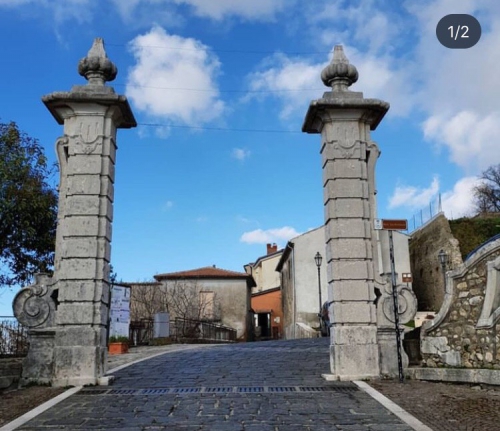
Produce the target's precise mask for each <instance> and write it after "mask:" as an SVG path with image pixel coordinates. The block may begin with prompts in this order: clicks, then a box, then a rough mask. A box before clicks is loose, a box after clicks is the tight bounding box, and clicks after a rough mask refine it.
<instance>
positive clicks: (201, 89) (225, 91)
mask: <svg viewBox="0 0 500 431" xmlns="http://www.w3.org/2000/svg"><path fill="white" fill-rule="evenodd" d="M113 86H115V87H134V88H151V89H154V90H174V91H194V92H203V93H243V94H268V93H291V92H300V91H325V89H324V88H294V89H283V90H212V89H209V88H185V87H155V86H152V85H137V84H114V85H113Z"/></svg>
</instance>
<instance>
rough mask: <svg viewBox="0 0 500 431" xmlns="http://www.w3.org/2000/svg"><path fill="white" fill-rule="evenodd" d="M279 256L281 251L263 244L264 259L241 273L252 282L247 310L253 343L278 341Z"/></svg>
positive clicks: (280, 316) (280, 320)
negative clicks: (251, 327)
mask: <svg viewBox="0 0 500 431" xmlns="http://www.w3.org/2000/svg"><path fill="white" fill-rule="evenodd" d="M282 254H283V250H278V246H277V245H276V244H267V254H266V255H264V256H261V257H259V258H258V259H257V260H256V261H255V262H254V263H249V264H247V265H245V271H246V272H247V274H249V275H251V276H252V277H253V279H254V281H255V286H254V287H253V288H252V298H251V306H252V311H253V313H254V328H255V329H254V330H255V339H256V340H266V339H278V338H282V336H283V307H282V299H281V286H280V274H279V272H277V271H276V265H277V264H278V262H279V260H280V258H281V255H282Z"/></svg>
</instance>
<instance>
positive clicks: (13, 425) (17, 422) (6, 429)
mask: <svg viewBox="0 0 500 431" xmlns="http://www.w3.org/2000/svg"><path fill="white" fill-rule="evenodd" d="M216 345H217V344H205V345H203V344H200V345H186V346H183V347H181V348H179V349H172V350H167V351H164V352H159V353H155V354H153V355H150V356H146V357H144V358H140V359H137V360H135V361H132V362H128V363H126V364H123V365H120V366H119V367H115V368H113V369H111V370H109V371H107V372H106V377H108V378H109V377H112V376H109V374H110V373H116V372H117V371H120V370H123V369H124V368H127V367H128V366H130V365H134V364H137V363H138V362H142V361H146V360H147V359H151V358H155V357H156V356H160V355H165V354H167V353H174V352H180V351H183V350H193V349H196V348H200V347H202V346H204V347H213V346H216ZM191 346H193V347H191ZM82 388H83V386H77V387H74V388H71V389H68V390H67V391H65V392H63V393H62V394H59V395H58V396H57V397H54V398H52V399H50V400H48V401H46V402H45V403H43V404H41V405H39V406H38V407H35V408H34V409H33V410H30V411H29V412H27V413H25V414H24V415H22V416H19V417H18V418H17V419H14V420H13V421H12V422H9V423H8V424H6V425H4V426H3V427H1V428H0V431H13V430H15V429H17V428H18V427H20V426H22V425H24V424H25V423H26V422H28V421H30V420H31V419H33V418H35V417H36V416H38V415H40V414H42V413H43V412H44V411H46V410H48V409H50V408H51V407H54V406H55V405H56V404H59V403H60V402H61V401H64V400H65V399H66V398H69V397H70V396H71V395H74V394H76V393H77V392H78V391H79V390H80V389H82Z"/></svg>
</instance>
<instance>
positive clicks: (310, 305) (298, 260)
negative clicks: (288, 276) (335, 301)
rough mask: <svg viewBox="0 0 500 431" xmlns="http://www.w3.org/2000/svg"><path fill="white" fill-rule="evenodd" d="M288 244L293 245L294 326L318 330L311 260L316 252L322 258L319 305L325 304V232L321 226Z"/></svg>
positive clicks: (316, 289)
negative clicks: (296, 324) (302, 324)
mask: <svg viewBox="0 0 500 431" xmlns="http://www.w3.org/2000/svg"><path fill="white" fill-rule="evenodd" d="M292 241H293V243H294V250H293V255H294V256H293V257H294V267H295V277H294V278H295V290H296V301H297V303H296V309H297V322H302V323H305V324H306V325H309V326H311V327H318V326H319V321H318V313H319V287H318V267H317V266H316V263H315V261H314V256H315V255H316V253H317V252H319V253H320V254H321V255H322V256H323V262H322V264H321V267H320V278H321V302H325V301H328V284H327V277H326V273H327V271H326V268H327V262H326V252H325V228H324V227H323V226H322V227H320V228H317V229H314V230H312V231H309V232H307V233H305V234H303V235H300V236H298V237H296V238H294V239H293V240H292Z"/></svg>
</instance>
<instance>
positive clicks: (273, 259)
mask: <svg viewBox="0 0 500 431" xmlns="http://www.w3.org/2000/svg"><path fill="white" fill-rule="evenodd" d="M281 254H282V253H276V254H273V255H271V256H264V257H261V258H259V259H258V260H257V262H256V264H255V265H254V266H253V269H252V273H251V274H252V276H253V278H254V280H255V284H256V285H257V286H255V287H254V288H252V292H262V291H264V290H268V289H274V288H275V287H278V286H279V285H280V274H279V272H277V271H276V265H277V264H278V262H279V260H280V258H281Z"/></svg>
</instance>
